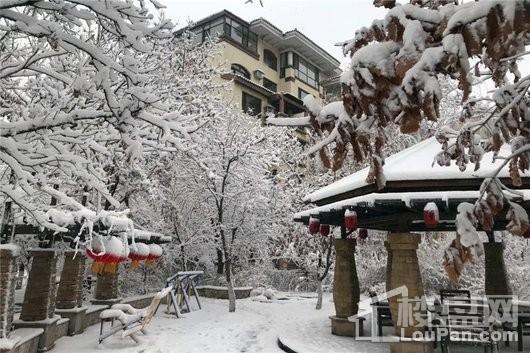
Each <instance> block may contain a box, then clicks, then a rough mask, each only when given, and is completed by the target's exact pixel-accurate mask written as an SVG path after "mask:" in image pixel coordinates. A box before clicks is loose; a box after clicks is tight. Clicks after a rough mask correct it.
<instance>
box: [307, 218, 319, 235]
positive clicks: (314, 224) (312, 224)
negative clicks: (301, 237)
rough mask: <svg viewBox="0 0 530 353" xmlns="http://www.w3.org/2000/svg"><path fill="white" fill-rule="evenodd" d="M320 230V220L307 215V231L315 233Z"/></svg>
mask: <svg viewBox="0 0 530 353" xmlns="http://www.w3.org/2000/svg"><path fill="white" fill-rule="evenodd" d="M319 230H320V220H319V219H318V218H316V217H309V233H310V234H317V233H318V231H319Z"/></svg>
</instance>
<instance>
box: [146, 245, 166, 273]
mask: <svg viewBox="0 0 530 353" xmlns="http://www.w3.org/2000/svg"><path fill="white" fill-rule="evenodd" d="M162 253H163V250H162V247H161V246H160V245H158V244H149V256H148V257H147V261H146V262H145V265H146V266H148V267H152V266H154V263H155V260H157V259H159V258H160V257H161V256H162Z"/></svg>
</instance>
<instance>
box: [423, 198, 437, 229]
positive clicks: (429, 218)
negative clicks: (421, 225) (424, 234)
mask: <svg viewBox="0 0 530 353" xmlns="http://www.w3.org/2000/svg"><path fill="white" fill-rule="evenodd" d="M439 220H440V216H439V213H438V206H436V204H435V203H434V202H428V203H427V204H426V205H425V207H424V208H423V221H424V222H425V226H426V227H429V228H431V227H432V228H434V227H436V225H437V224H438V222H439Z"/></svg>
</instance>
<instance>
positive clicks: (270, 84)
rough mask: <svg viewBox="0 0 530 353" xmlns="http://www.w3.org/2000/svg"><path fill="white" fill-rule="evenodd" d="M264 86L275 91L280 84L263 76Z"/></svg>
mask: <svg viewBox="0 0 530 353" xmlns="http://www.w3.org/2000/svg"><path fill="white" fill-rule="evenodd" d="M263 87H265V88H266V89H269V90H271V91H273V92H277V91H278V86H277V85H276V83H274V82H272V81H271V80H269V79H267V78H265V77H264V78H263Z"/></svg>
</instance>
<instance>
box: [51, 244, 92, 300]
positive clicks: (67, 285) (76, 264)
mask: <svg viewBox="0 0 530 353" xmlns="http://www.w3.org/2000/svg"><path fill="white" fill-rule="evenodd" d="M85 264H86V257H85V255H84V254H83V253H81V252H77V253H76V252H75V251H74V250H71V251H67V252H65V254H64V266H63V270H62V272H61V282H60V283H59V289H58V291H57V305H56V306H57V309H73V308H75V307H80V306H82V304H83V303H82V294H83V278H84V275H85Z"/></svg>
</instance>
